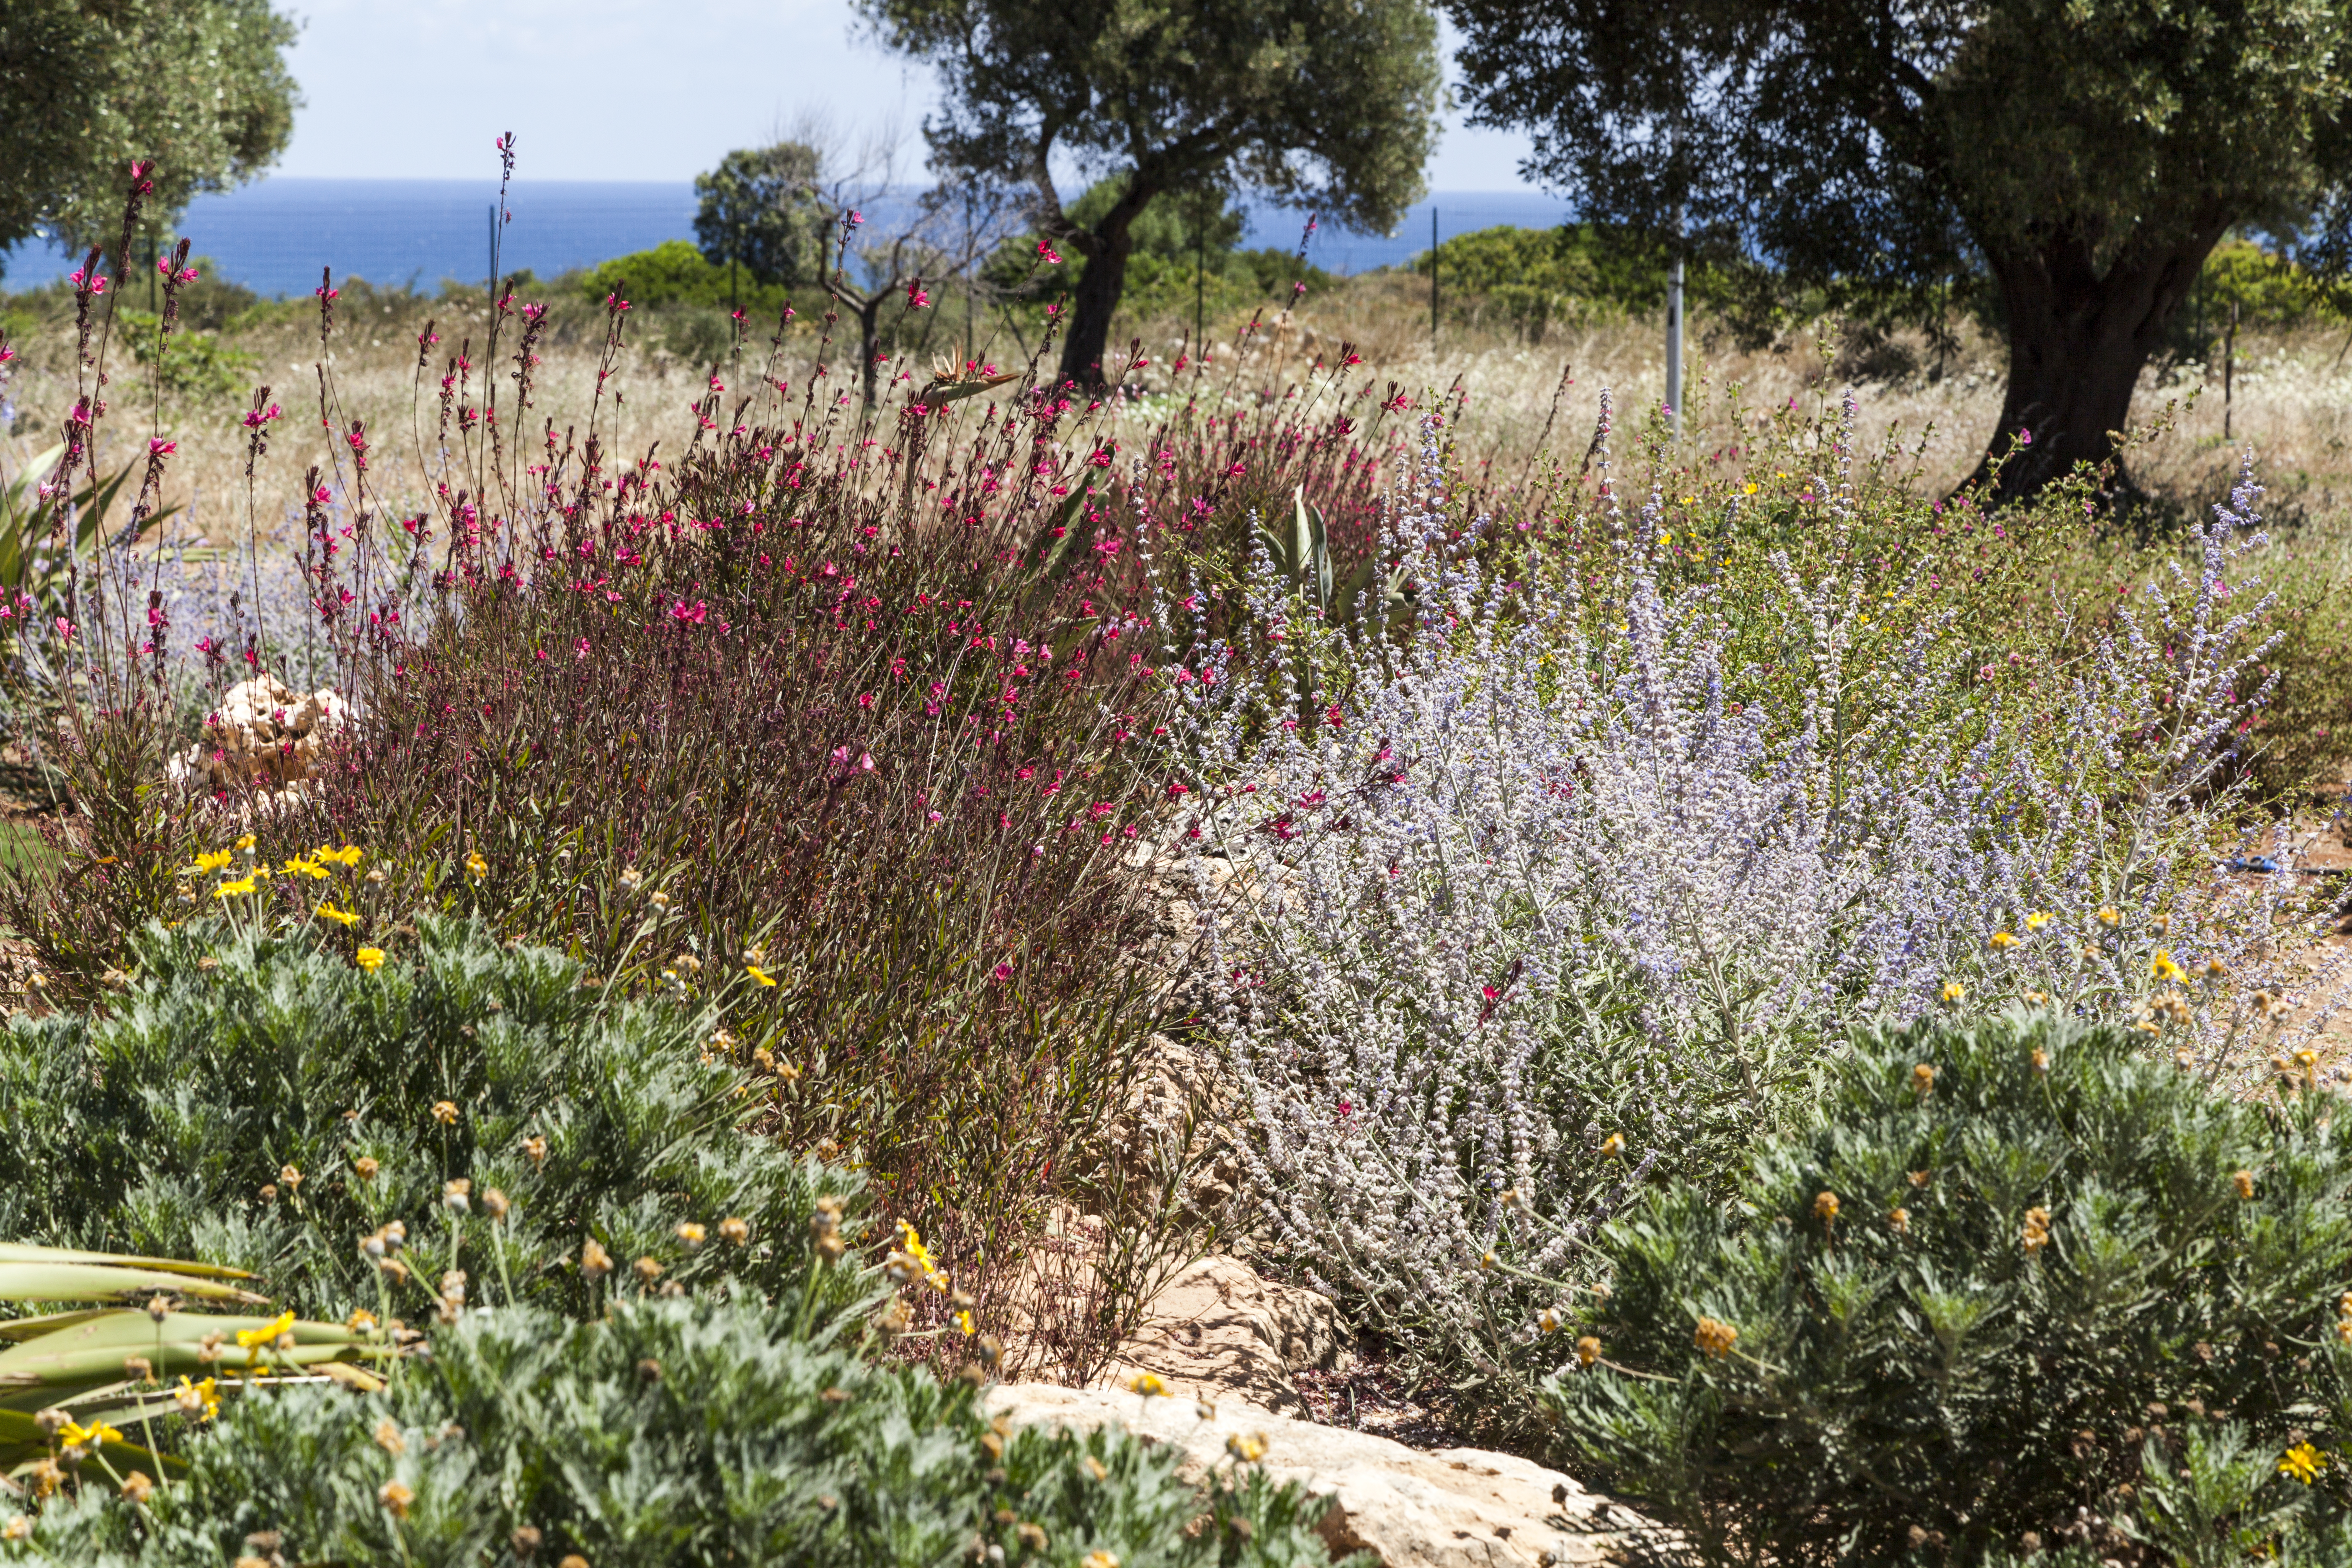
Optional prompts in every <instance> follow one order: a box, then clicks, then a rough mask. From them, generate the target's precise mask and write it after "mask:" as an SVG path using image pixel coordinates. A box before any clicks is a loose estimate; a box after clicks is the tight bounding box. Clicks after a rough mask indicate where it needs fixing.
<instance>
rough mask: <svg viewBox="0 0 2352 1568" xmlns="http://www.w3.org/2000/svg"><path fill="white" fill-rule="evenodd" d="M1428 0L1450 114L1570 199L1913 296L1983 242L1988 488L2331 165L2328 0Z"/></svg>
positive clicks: (2070, 454)
mask: <svg viewBox="0 0 2352 1568" xmlns="http://www.w3.org/2000/svg"><path fill="white" fill-rule="evenodd" d="M1444 3H1445V5H1446V7H1447V9H1448V12H1449V13H1450V15H1451V16H1452V17H1453V18H1454V22H1455V23H1456V24H1457V25H1458V26H1460V28H1461V29H1462V32H1463V35H1464V40H1465V43H1464V47H1463V50H1462V54H1461V57H1460V63H1461V67H1462V70H1463V75H1464V77H1465V87H1466V92H1467V96H1468V99H1469V102H1470V106H1471V110H1472V118H1473V121H1475V122H1477V123H1484V124H1491V125H1515V126H1520V127H1523V128H1525V129H1526V130H1528V132H1531V133H1532V135H1533V138H1534V143H1535V146H1534V152H1533V154H1532V155H1531V157H1530V158H1529V160H1528V165H1527V167H1528V173H1530V174H1533V175H1536V176H1537V177H1539V178H1541V179H1543V180H1544V181H1545V182H1547V183H1548V184H1551V185H1553V186H1554V187H1556V188H1558V189H1559V190H1560V191H1562V192H1563V193H1564V194H1566V195H1569V196H1570V198H1571V199H1572V200H1574V201H1575V202H1576V203H1577V204H1578V205H1579V207H1580V209H1581V211H1582V213H1583V215H1584V216H1587V217H1588V218H1593V219H1599V220H1604V221H1616V222H1621V223H1625V224H1629V225H1632V226H1635V227H1637V228H1640V229H1643V230H1646V231H1648V232H1649V233H1651V234H1653V235H1658V236H1667V235H1675V234H1681V235H1684V236H1686V237H1687V240H1688V242H1689V243H1691V244H1694V245H1703V246H1712V247H1714V248H1715V249H1716V250H1717V252H1718V254H1723V255H1727V256H1730V257H1736V258H1747V259H1750V260H1756V261H1761V262H1764V263H1768V264H1770V265H1771V266H1773V267H1776V268H1779V269H1780V279H1781V281H1782V282H1784V283H1785V284H1787V285H1789V286H1790V287H1791V288H1792V289H1809V288H1821V287H1824V286H1826V287H1828V288H1830V289H1832V291H1836V290H1840V289H1843V290H1848V291H1865V292H1869V293H1873V294H1874V295H1875V296H1876V298H1878V299H1879V300H1882V301H1883V300H1888V299H1890V298H1891V299H1895V300H1902V301H1905V302H1906V303H1907V305H1908V308H1909V311H1910V313H1911V314H1913V315H1914V317H1915V318H1916V319H1923V320H1924V319H1929V318H1931V317H1935V316H1937V314H1938V312H1939V310H1940V308H1941V304H1942V302H1943V301H1944V300H1946V299H1947V298H1948V295H1947V293H1946V292H1945V290H1946V289H1948V287H1949V286H1950V284H1951V283H1952V281H1953V280H1954V279H1959V278H1963V277H1969V276H1974V275H1978V274H1979V269H1980V271H1981V275H1982V276H1983V277H1984V278H1985V279H1987V280H1988V281H1989V283H1990V288H1991V289H1992V292H1993V295H1994V298H1995V300H1996V301H1997V303H1998V307H1999V311H2000V319H2001V321H2002V323H2003V325H2004V326H2005V328H2006V330H2007V332H2008V336H2009V384H2008V393H2007V396H2006V398H2005V399H2004V401H2003V404H2002V407H2001V412H2000V425H1999V426H1998V427H1997V428H1996V429H1995V431H1994V432H1993V436H1992V442H1991V446H1992V449H1993V450H1994V451H2007V450H2010V449H2011V442H2012V441H2017V442H2020V443H2022V442H2023V441H2024V440H2025V437H2026V436H2027V433H2028V432H2031V438H2032V439H2031V445H2030V446H2022V447H2021V448H2020V449H2019V450H2018V451H2017V452H2016V455H2015V457H2014V458H2013V459H2012V460H2011V462H2010V463H2009V465H2008V466H2007V468H2005V469H2004V470H2003V472H2002V476H2001V479H2002V488H2003V489H2005V490H2006V491H2007V492H2008V493H2011V494H2021V493H2024V492H2026V491H2029V490H2031V489H2034V488H2036V487H2038V486H2040V485H2041V484H2042V483H2044V482H2046V481H2047V480H2049V479H2052V478H2053V477H2054V476H2056V475H2058V474H2061V473H2063V472H2065V471H2066V470H2068V469H2070V468H2073V467H2074V465H2075V464H2076V463H2078V462H2081V461H2084V460H2089V461H2104V460H2105V459H2107V458H2110V457H2112V456H2113V455H2114V452H2115V443H2114V440H2113V437H2112V436H2111V434H2110V433H2111V432H2114V431H2117V430H2120V429H2121V428H2122V427H2123V426H2124V424H2125V422H2126V418H2127V416H2128V414H2129V409H2130V405H2131V396H2132V389H2133V387H2134V385H2135V384H2136V383H2137V380H2138V377H2139V374H2140V371H2141V369H2142V368H2143V367H2144V366H2145V365H2146V363H2147V360H2148V357H2149V355H2150V353H2152V352H2154V351H2155V350H2156V349H2157V348H2158V346H2159V344H2160V343H2161V342H2162V341H2163V334H2164V330H2165V327H2166V324H2167V323H2168V321H2169V320H2170V319H2171V317H2172V315H2173V313H2174V312H2175V311H2177V310H2179V308H2180V305H2181V302H2182V301H2183V300H2185V299H2186V298H2187V297H2188V295H2189V289H2190V287H2191V286H2192V285H2193V284H2194V283H2195V281H2196V279H2197V274H2198V270H2199V268H2200V266H2201V265H2202V264H2203V262H2204V259H2205V257H2206V255H2207V254H2208V253H2209V252H2210V250H2211V249H2212V248H2213V246H2214V244H2215V243H2216V242H2217V241H2219V240H2220V239H2221V237H2222V236H2223V235H2224V234H2226V233H2227V232H2229V231H2230V230H2231V228H2232V227H2233V226H2241V225H2258V226H2264V227H2267V228H2268V229H2270V230H2271V231H2272V232H2273V233H2275V234H2281V235H2287V236H2294V235H2296V234H2298V233H2300V234H2301V235H2303V237H2305V238H2307V239H2315V238H2317V237H2318V236H2317V234H2316V232H2315V230H2316V228H2324V227H2327V226H2328V225H2327V224H2326V222H2325V221H2323V222H2321V223H2320V224H2318V225H2316V226H2315V225H2314V224H2313V222H2312V220H2313V218H2314V216H2315V215H2324V214H2327V213H2333V212H2339V211H2342V210H2344V209H2343V208H2342V207H2341V206H2340V205H2338V204H2337V203H2336V196H2337V195H2338V194H2339V193H2340V192H2341V190H2342V189H2343V187H2344V184H2345V181H2346V177H2347V174H2352V142H2347V134H2346V132H2347V123H2346V110H2347V93H2352V78H2347V75H2346V74H2345V72H2344V71H2343V69H2342V67H2341V62H2342V61H2343V59H2344V58H2346V48H2347V43H2352V37H2347V23H2352V16H2347V12H2352V6H2347V4H2346V3H2345V0H1933V3H1929V0H1894V3H1892V4H1890V3H1888V0H1655V3H1654V4H1649V5H1643V6H1641V7H1639V8H1638V15H1637V14H1636V10H1635V8H1632V7H1628V6H1626V5H1623V4H1622V0H1444ZM2327 248H2328V247H2320V246H2316V245H2315V246H2314V247H2312V250H2313V254H2314V255H2317V254H2319V253H2320V252H2321V251H2323V250H2326V249H2327ZM2334 253H2335V254H2339V255H2340V254H2341V253H2342V247H2335V250H2334Z"/></svg>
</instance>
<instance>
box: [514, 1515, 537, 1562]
mask: <svg viewBox="0 0 2352 1568" xmlns="http://www.w3.org/2000/svg"><path fill="white" fill-rule="evenodd" d="M540 1540H541V1536H540V1533H539V1531H538V1529H537V1528H536V1527H534V1526H532V1525H528V1524H526V1525H523V1526H521V1527H520V1528H519V1529H517V1530H516V1531H515V1532H514V1533H513V1534H512V1535H509V1536H508V1537H507V1544H508V1546H509V1547H511V1548H512V1549H513V1551H514V1554H515V1555H516V1556H517V1557H519V1558H520V1559H522V1561H524V1562H525V1563H528V1562H530V1560H531V1558H532V1557H534V1556H536V1555H537V1554H538V1552H539V1543H540Z"/></svg>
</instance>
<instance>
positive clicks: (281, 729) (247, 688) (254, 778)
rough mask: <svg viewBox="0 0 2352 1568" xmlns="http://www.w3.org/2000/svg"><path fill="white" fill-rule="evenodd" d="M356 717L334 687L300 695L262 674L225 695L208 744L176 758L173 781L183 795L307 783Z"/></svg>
mask: <svg viewBox="0 0 2352 1568" xmlns="http://www.w3.org/2000/svg"><path fill="white" fill-rule="evenodd" d="M350 716H351V710H350V707H349V705H348V704H347V703H346V702H345V700H343V698H342V697H341V695H340V694H338V693H337V692H336V690H335V689H334V688H333V687H331V686H330V687H322V688H320V689H319V690H317V691H313V692H310V693H307V694H305V693H302V692H298V691H295V690H293V689H290V688H289V687H287V686H285V685H283V684H282V683H280V682H279V681H278V678H277V677H275V676H270V675H259V676H256V677H254V679H251V680H242V681H239V682H238V683H237V684H236V685H235V686H232V687H230V688H229V689H227V690H226V691H225V692H223V693H222V694H221V700H220V705H219V706H218V707H216V708H215V709H214V710H212V712H210V713H209V714H207V715H205V731H204V739H203V740H201V741H199V742H197V743H196V744H194V745H193V746H191V747H189V748H188V749H187V750H186V751H184V752H181V753H180V754H179V755H177V756H175V757H173V759H172V760H171V762H170V763H169V764H168V766H167V770H166V771H167V773H169V775H170V778H171V780H172V782H173V784H178V785H180V786H181V787H183V788H184V789H192V790H193V789H207V790H244V789H249V788H250V787H252V786H253V785H255V784H262V785H269V784H280V785H283V784H297V783H299V782H300V781H302V780H304V779H307V778H309V777H310V770H311V767H312V766H313V765H314V764H315V763H317V761H318V758H319V756H320V752H322V751H323V750H324V749H325V746H326V742H328V740H329V739H331V737H332V736H333V734H334V733H335V731H337V730H339V729H341V727H342V725H343V723H344V722H345V721H347V720H348V719H349V718H350Z"/></svg>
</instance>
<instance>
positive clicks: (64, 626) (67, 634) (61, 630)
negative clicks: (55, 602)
mask: <svg viewBox="0 0 2352 1568" xmlns="http://www.w3.org/2000/svg"><path fill="white" fill-rule="evenodd" d="M58 636H59V637H63V638H65V640H66V641H68V642H71V641H73V639H74V624H73V623H72V622H71V621H69V620H68V619H66V618H65V617H64V616H58Z"/></svg>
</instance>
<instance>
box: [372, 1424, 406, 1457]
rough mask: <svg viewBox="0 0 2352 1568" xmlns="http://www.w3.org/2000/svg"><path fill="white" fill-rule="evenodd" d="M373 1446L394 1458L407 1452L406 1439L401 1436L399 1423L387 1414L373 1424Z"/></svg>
mask: <svg viewBox="0 0 2352 1568" xmlns="http://www.w3.org/2000/svg"><path fill="white" fill-rule="evenodd" d="M375 1446H376V1447H379V1448H382V1449H383V1451H384V1452H385V1453H387V1454H390V1455H391V1456H392V1457H393V1458H399V1457H400V1456H401V1455H403V1454H405V1453H406V1452H408V1439H407V1438H406V1437H404V1436H401V1432H400V1424H399V1423H398V1422H396V1421H394V1419H393V1418H392V1417H391V1416H389V1415H387V1416H385V1417H384V1418H383V1420H381V1421H379V1422H377V1423H376V1424H375Z"/></svg>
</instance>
